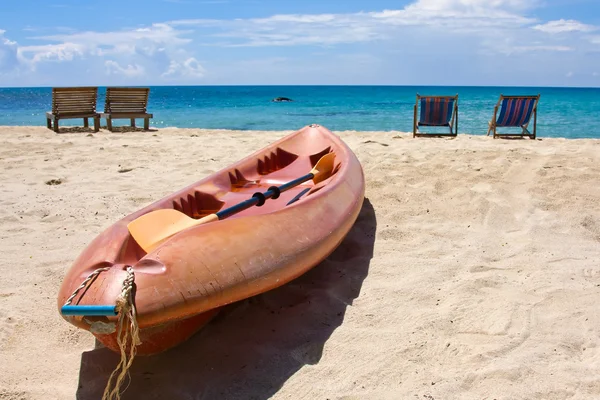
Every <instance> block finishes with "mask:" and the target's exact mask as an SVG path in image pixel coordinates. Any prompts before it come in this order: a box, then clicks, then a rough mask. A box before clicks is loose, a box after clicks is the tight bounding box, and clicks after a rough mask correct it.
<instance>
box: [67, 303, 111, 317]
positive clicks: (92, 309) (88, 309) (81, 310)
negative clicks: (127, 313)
mask: <svg viewBox="0 0 600 400" xmlns="http://www.w3.org/2000/svg"><path fill="white" fill-rule="evenodd" d="M60 312H61V314H62V315H90V316H92V315H93V316H108V315H117V307H115V306H111V305H106V306H92V305H89V306H88V305H81V306H71V305H68V306H62V308H61V309H60Z"/></svg>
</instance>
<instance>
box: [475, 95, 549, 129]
mask: <svg viewBox="0 0 600 400" xmlns="http://www.w3.org/2000/svg"><path fill="white" fill-rule="evenodd" d="M539 100H540V95H539V94H537V95H531V96H504V95H502V94H500V98H499V99H498V103H497V104H496V106H495V107H494V117H493V118H492V120H491V121H490V122H489V123H488V132H487V134H488V136H489V134H490V132H492V131H493V132H494V139H495V138H497V137H503V136H504V137H511V136H513V137H514V136H516V137H526V136H527V137H529V138H531V139H535V135H536V125H537V105H538V101H539ZM500 106H501V107H502V108H501V109H500V114H498V107H500ZM532 115H533V133H531V132H529V130H527V126H528V125H529V122H530V120H531V116H532ZM496 117H497V118H496ZM497 128H521V132H520V133H498V132H497V130H496V129H497Z"/></svg>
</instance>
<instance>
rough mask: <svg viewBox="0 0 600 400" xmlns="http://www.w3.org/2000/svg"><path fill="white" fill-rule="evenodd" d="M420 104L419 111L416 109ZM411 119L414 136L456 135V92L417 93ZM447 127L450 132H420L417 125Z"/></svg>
mask: <svg viewBox="0 0 600 400" xmlns="http://www.w3.org/2000/svg"><path fill="white" fill-rule="evenodd" d="M419 106H420V109H421V110H420V113H418V112H417V111H418V109H419ZM414 111H415V113H414V119H413V137H415V136H456V134H457V132H458V94H457V95H456V96H421V95H419V94H418V93H417V101H416V103H415V110H414ZM417 114H418V115H419V119H418V120H417ZM423 126H429V127H438V126H441V127H448V128H449V129H450V133H426V132H420V131H419V127H423Z"/></svg>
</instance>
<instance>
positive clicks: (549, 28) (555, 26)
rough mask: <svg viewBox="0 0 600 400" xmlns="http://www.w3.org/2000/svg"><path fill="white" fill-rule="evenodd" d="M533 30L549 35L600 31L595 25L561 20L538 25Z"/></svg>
mask: <svg viewBox="0 0 600 400" xmlns="http://www.w3.org/2000/svg"><path fill="white" fill-rule="evenodd" d="M533 29H537V30H538V31H542V32H547V33H563V32H592V31H595V30H597V29H598V27H596V26H593V25H587V24H584V23H581V22H579V21H575V20H573V19H568V20H564V19H559V20H558V21H549V22H546V23H545V24H540V25H536V26H534V27H533Z"/></svg>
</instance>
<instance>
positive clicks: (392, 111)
mask: <svg viewBox="0 0 600 400" xmlns="http://www.w3.org/2000/svg"><path fill="white" fill-rule="evenodd" d="M104 91H105V88H102V87H101V88H99V95H98V111H102V110H103V107H104ZM416 93H419V94H422V95H453V94H457V93H458V95H459V124H458V132H459V133H469V134H474V135H485V134H486V132H487V122H488V121H489V120H490V119H491V117H492V114H493V109H494V105H495V104H496V102H497V100H498V96H499V95H500V93H503V94H505V95H509V94H515V95H522V94H537V93H540V94H541V98H540V103H539V106H538V125H537V126H538V131H537V134H538V136H539V137H566V138H600V88H550V87H543V88H535V87H526V88H525V87H470V86H465V87H441V86H434V87H427V86H152V87H151V90H150V99H149V105H148V111H149V112H151V113H153V114H154V119H153V120H152V122H151V126H154V127H158V128H162V127H169V126H170V127H173V126H175V127H182V128H217V129H240V130H295V129H298V128H301V127H303V126H305V125H308V124H311V123H317V124H320V125H323V126H325V127H327V128H329V129H331V130H336V131H338V130H367V131H392V130H399V131H406V132H408V131H412V120H413V106H414V104H415V95H416ZM280 96H281V97H288V98H291V99H292V100H293V102H273V101H271V100H272V99H273V98H275V97H280ZM51 99H52V89H51V88H0V125H41V126H45V124H46V120H45V112H46V111H49V110H50V105H51ZM116 122H117V121H116ZM140 122H141V121H140ZM101 123H102V125H104V124H105V121H104V120H102V122H101ZM61 124H62V125H64V126H71V125H81V120H70V121H69V120H65V121H64V122H62V121H61ZM125 124H127V121H126V120H121V121H118V122H117V123H116V125H125Z"/></svg>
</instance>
